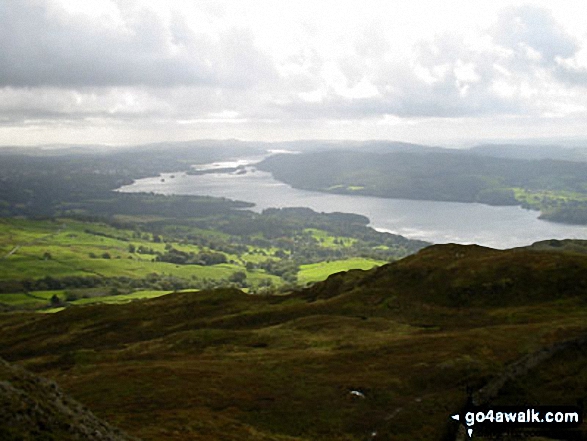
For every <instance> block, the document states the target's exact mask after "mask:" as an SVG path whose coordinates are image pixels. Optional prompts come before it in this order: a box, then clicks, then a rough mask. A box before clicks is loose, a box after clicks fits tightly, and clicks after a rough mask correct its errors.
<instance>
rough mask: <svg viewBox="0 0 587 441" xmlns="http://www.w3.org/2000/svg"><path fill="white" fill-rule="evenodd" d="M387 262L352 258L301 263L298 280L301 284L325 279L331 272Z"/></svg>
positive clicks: (364, 267) (367, 267) (369, 267)
mask: <svg viewBox="0 0 587 441" xmlns="http://www.w3.org/2000/svg"><path fill="white" fill-rule="evenodd" d="M385 263H387V262H384V261H382V260H373V259H363V258H352V259H344V260H334V261H330V262H320V263H312V264H309V265H301V266H300V272H299V273H298V282H299V283H300V284H301V285H305V284H307V283H310V282H318V281H322V280H325V279H327V278H328V276H330V275H331V274H334V273H338V272H341V271H349V270H352V269H361V270H367V269H371V268H373V267H375V266H380V265H383V264H385Z"/></svg>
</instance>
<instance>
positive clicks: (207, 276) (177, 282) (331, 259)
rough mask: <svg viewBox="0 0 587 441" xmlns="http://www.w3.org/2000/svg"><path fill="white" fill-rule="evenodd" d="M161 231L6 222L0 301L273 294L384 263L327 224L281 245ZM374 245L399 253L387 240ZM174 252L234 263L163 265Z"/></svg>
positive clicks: (198, 231) (1, 223)
mask: <svg viewBox="0 0 587 441" xmlns="http://www.w3.org/2000/svg"><path fill="white" fill-rule="evenodd" d="M127 220H128V219H127ZM135 220H136V219H135ZM130 225H137V224H136V223H135V224H130ZM158 231H162V233H159V234H155V233H153V232H150V231H145V230H144V228H142V227H141V228H139V229H134V230H133V229H130V228H121V227H114V226H112V225H109V224H105V223H101V222H89V221H81V220H73V219H66V218H61V219H55V220H23V219H2V220H0V259H1V261H2V262H1V267H0V287H1V289H0V296H1V297H0V304H4V305H9V307H11V308H17V309H28V310H30V309H39V310H47V308H49V307H53V308H55V307H60V306H61V305H55V304H51V302H50V299H51V297H52V296H53V295H54V294H55V295H57V297H58V298H59V299H60V300H61V301H63V302H66V304H67V305H81V304H87V303H94V302H98V301H99V302H107V303H119V302H126V301H130V300H132V299H137V298H145V297H149V296H148V295H141V294H139V292H143V293H144V292H146V291H145V290H147V291H148V292H153V293H155V295H160V293H167V292H172V291H179V290H181V289H187V288H190V289H192V290H198V289H204V288H211V287H214V286H231V285H232V286H236V287H239V288H241V289H243V290H245V291H246V292H250V293H255V292H266V291H267V290H268V289H275V288H279V287H281V286H283V285H284V284H285V283H287V284H292V283H297V284H299V285H307V284H308V283H313V282H316V281H320V280H324V279H326V278H327V277H328V276H329V275H330V274H333V273H337V272H340V271H348V270H351V269H369V268H372V267H373V266H376V265H381V264H383V263H385V261H384V260H381V259H375V258H363V257H356V254H358V253H362V252H364V250H365V249H366V247H367V245H366V243H365V242H362V241H360V239H357V238H355V237H350V236H345V235H338V234H334V233H331V232H328V231H325V230H321V229H318V228H302V229H300V230H299V232H298V233H296V235H293V236H291V237H287V236H284V237H282V238H279V239H277V240H276V241H267V240H266V239H264V237H263V236H262V235H256V236H253V237H252V238H250V239H249V240H250V241H251V243H255V244H256V245H251V244H243V243H242V242H240V245H239V247H240V248H235V247H234V246H233V247H232V248H230V246H231V245H230V244H232V243H233V242H234V241H235V240H236V241H237V243H239V242H238V241H239V240H240V239H239V237H236V239H235V238H234V236H230V235H228V234H225V233H222V232H218V231H215V230H206V229H203V228H200V227H191V226H180V225H174V224H173V223H170V222H165V223H163V228H162V229H161V228H160V229H159V230H158ZM186 237H190V238H191V239H190V241H187V240H185V238H186ZM227 244H228V245H227ZM227 247H229V248H227ZM292 247H293V248H292ZM294 248H295V249H296V251H295V253H297V254H294V251H292V250H293V249H294ZM370 249H371V250H373V252H382V253H386V252H390V251H391V250H392V248H390V247H389V246H387V245H384V244H381V245H379V246H377V247H373V246H370ZM236 250H238V252H237V251H236ZM320 250H322V251H320ZM172 251H173V252H174V253H184V254H183V255H186V256H187V255H191V256H194V255H200V254H202V253H204V254H206V253H212V254H216V255H222V256H223V258H224V259H225V261H224V263H216V264H193V263H192V264H186V263H181V262H177V263H174V262H170V261H162V259H163V258H164V257H165V256H169V255H170V254H169V253H171V252H172ZM319 253H322V254H319ZM317 260H318V262H317ZM268 262H269V263H270V264H271V265H270V267H269V266H267V265H268ZM306 262H307V263H306ZM272 268H273V269H272ZM238 274H240V276H238V277H237V276H236V275H238ZM243 274H244V277H243ZM235 277H237V278H236V279H235ZM54 303H55V299H54Z"/></svg>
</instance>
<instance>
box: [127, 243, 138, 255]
mask: <svg viewBox="0 0 587 441" xmlns="http://www.w3.org/2000/svg"><path fill="white" fill-rule="evenodd" d="M136 250H137V247H135V246H134V245H133V244H132V243H129V244H128V252H129V253H134V252H135V251H136Z"/></svg>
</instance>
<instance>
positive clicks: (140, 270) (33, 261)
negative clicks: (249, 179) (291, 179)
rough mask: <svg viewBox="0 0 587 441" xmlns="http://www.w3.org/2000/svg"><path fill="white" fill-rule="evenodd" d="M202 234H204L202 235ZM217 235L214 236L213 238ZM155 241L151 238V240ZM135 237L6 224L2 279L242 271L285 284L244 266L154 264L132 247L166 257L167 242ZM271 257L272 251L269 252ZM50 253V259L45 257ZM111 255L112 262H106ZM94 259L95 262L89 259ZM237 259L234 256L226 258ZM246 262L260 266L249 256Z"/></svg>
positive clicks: (104, 229)
mask: <svg viewBox="0 0 587 441" xmlns="http://www.w3.org/2000/svg"><path fill="white" fill-rule="evenodd" d="M199 231H200V233H202V234H204V233H205V232H206V230H199ZM104 235H107V236H110V237H105V236H104ZM214 235H215V234H212V236H214ZM149 238H150V239H151V240H152V235H149ZM151 240H146V239H145V238H142V237H141V238H136V237H133V232H132V231H130V230H123V229H116V228H113V227H110V226H107V225H104V224H99V223H89V222H79V221H73V220H60V221H59V222H49V221H30V220H26V221H25V220H19V219H3V220H2V222H1V223H0V247H1V248H0V250H1V251H2V252H3V253H4V255H6V254H7V253H8V252H9V251H10V250H12V249H13V248H14V247H16V246H18V247H19V248H18V249H17V251H16V252H15V253H13V254H12V255H10V256H8V257H5V258H4V259H3V261H2V266H1V267H0V280H11V279H12V280H22V279H38V278H42V277H45V276H47V275H50V276H51V277H66V276H89V275H97V276H102V277H130V278H144V277H146V276H148V275H149V274H152V273H159V274H166V275H169V276H175V277H180V278H185V279H190V278H192V277H197V278H200V279H203V278H208V279H213V280H221V279H227V278H228V277H230V275H231V274H233V273H234V272H236V271H243V272H245V274H246V275H247V280H248V281H249V282H250V283H253V284H258V283H259V282H261V281H262V280H265V279H270V280H271V281H272V283H273V284H275V285H279V284H281V283H282V282H281V279H280V278H278V277H276V276H272V275H269V274H266V273H265V272H264V271H262V270H258V271H248V270H246V268H245V267H244V263H242V264H239V263H236V264H221V265H213V266H199V265H175V264H171V263H166V262H154V261H153V259H154V257H155V256H154V255H151V254H139V253H136V252H135V253H130V252H129V244H132V245H134V246H135V247H136V248H137V249H138V248H139V247H141V246H143V247H145V248H150V249H153V250H154V251H158V252H162V253H163V252H165V243H155V242H152V241H151ZM171 246H173V247H174V248H176V249H178V250H181V251H185V252H194V253H198V252H200V251H202V249H201V248H200V247H198V246H195V245H186V244H180V243H171ZM267 252H270V250H267ZM46 253H48V254H49V255H50V258H47V257H46V255H47V254H46ZM104 253H108V255H109V256H110V258H108V259H107V258H104V257H102V256H103V254H104ZM91 255H94V256H95V257H90V256H91ZM227 258H228V259H232V260H236V259H237V258H236V256H233V255H230V254H228V255H227ZM244 260H245V261H247V260H251V261H256V260H257V259H256V256H255V257H252V258H250V257H247V258H245V259H244Z"/></svg>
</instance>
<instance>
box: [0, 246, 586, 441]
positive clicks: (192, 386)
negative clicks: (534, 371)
mask: <svg viewBox="0 0 587 441" xmlns="http://www.w3.org/2000/svg"><path fill="white" fill-rule="evenodd" d="M508 280H509V281H508ZM494 281H497V282H496V283H494ZM586 281H587V259H586V258H585V257H584V256H581V255H575V254H557V253H552V252H538V251H528V250H516V251H495V250H489V249H486V248H481V247H475V246H454V245H446V246H434V247H430V248H428V249H426V250H424V251H422V252H420V253H418V254H417V255H415V256H412V257H410V258H407V259H404V260H402V261H399V262H396V263H394V264H390V265H386V266H383V267H380V268H376V269H373V270H370V271H367V272H363V271H358V270H357V271H351V272H348V273H346V274H336V275H334V276H331V277H330V278H329V279H328V280H327V281H325V282H323V283H318V284H316V285H314V286H312V287H311V288H309V289H304V290H300V291H298V292H297V293H294V294H292V295H289V296H247V295H245V294H243V293H242V292H240V291H238V290H228V289H225V290H217V291H202V292H199V293H180V294H174V295H169V296H163V297H159V298H156V299H152V300H146V301H144V302H140V303H137V302H133V303H130V304H124V305H95V306H88V307H83V308H71V309H68V310H66V311H62V312H60V313H58V314H54V315H47V316H42V315H34V314H32V315H24V314H18V315H14V314H4V315H2V316H0V326H2V329H3V332H2V334H1V335H0V355H2V356H4V357H6V358H8V359H10V360H20V361H21V362H23V363H24V364H25V365H27V366H29V367H30V368H31V369H34V370H36V371H39V372H43V373H44V374H46V375H48V376H50V377H52V378H54V379H56V380H57V381H58V382H59V383H60V384H61V385H62V386H63V387H64V388H65V389H66V390H67V391H68V392H70V393H72V394H73V396H74V397H75V398H77V399H79V400H80V401H82V402H84V403H86V404H87V405H88V406H89V407H90V408H91V409H92V410H93V411H94V412H95V413H96V414H97V415H98V416H100V417H104V418H106V419H107V420H108V421H110V422H111V423H114V424H116V425H118V426H120V427H122V428H123V429H125V430H127V431H129V432H130V433H132V434H134V435H137V436H141V437H143V438H144V439H147V440H148V439H152V440H155V439H161V440H163V439H165V440H188V439H189V440H215V439H219V437H220V436H222V439H228V440H232V439H234V440H266V439H283V440H285V439H288V440H293V439H295V440H345V441H349V440H363V439H367V438H369V434H371V433H372V432H373V431H377V432H378V434H379V435H378V436H379V438H380V439H394V440H414V439H422V440H427V439H430V440H432V439H441V438H442V437H443V436H445V435H447V434H448V433H450V431H451V430H453V429H454V424H453V423H452V422H451V420H450V419H449V415H451V413H454V412H456V411H458V410H459V409H460V407H461V406H462V404H463V403H464V401H465V399H466V388H467V387H474V388H478V387H480V386H481V385H482V384H484V383H485V382H486V381H487V380H488V379H490V378H492V377H493V376H495V375H497V374H498V373H499V372H500V370H501V369H502V368H503V367H504V366H505V365H506V364H508V363H510V362H512V361H513V360H515V359H517V358H518V357H520V356H522V355H524V354H527V353H531V352H533V351H535V350H537V349H539V348H541V347H542V346H544V345H547V344H551V343H553V342H556V341H563V340H566V339H569V338H573V337H576V336H578V335H582V334H585V333H586V332H587V304H586V303H585V299H586V298H587V283H586ZM502 285H503V286H502ZM453 292H457V293H458V295H457V297H454V296H453V294H452V293H453ZM456 300H458V301H459V302H460V303H458V304H457V303H455V301H456ZM553 363H555V364H556V360H554V361H553ZM573 366H574V365H573ZM573 369H574V368H573ZM555 372H558V375H561V376H564V375H566V372H567V371H566V365H564V364H563V365H560V364H559V365H557V366H556V367H555ZM570 374H572V372H570ZM547 378H551V379H553V378H554V374H550V377H548V376H547ZM581 378H582V377H580V376H577V377H576V381H579V382H580V381H582V380H581ZM552 389H553V388H550V389H549V384H548V383H545V384H544V394H543V395H541V394H542V389H541V388H538V389H536V390H535V391H534V392H533V393H534V396H535V397H537V398H536V399H538V400H541V399H544V400H546V399H551V395H552V393H556V389H554V392H553V390H552ZM351 390H360V391H361V392H363V393H364V395H365V398H357V397H354V396H353V395H352V394H350V391H351ZM581 390H582V389H579V388H577V389H576V390H571V391H567V390H565V395H564V396H563V397H562V398H561V397H560V396H559V397H558V398H559V399H568V400H570V404H574V402H575V401H574V400H575V397H574V394H575V395H576V394H579V393H580V392H581ZM575 392H576V393H575ZM549 394H550V395H549ZM559 395H560V394H559ZM541 397H542V398H541ZM543 404H549V403H548V401H547V402H543Z"/></svg>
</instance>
